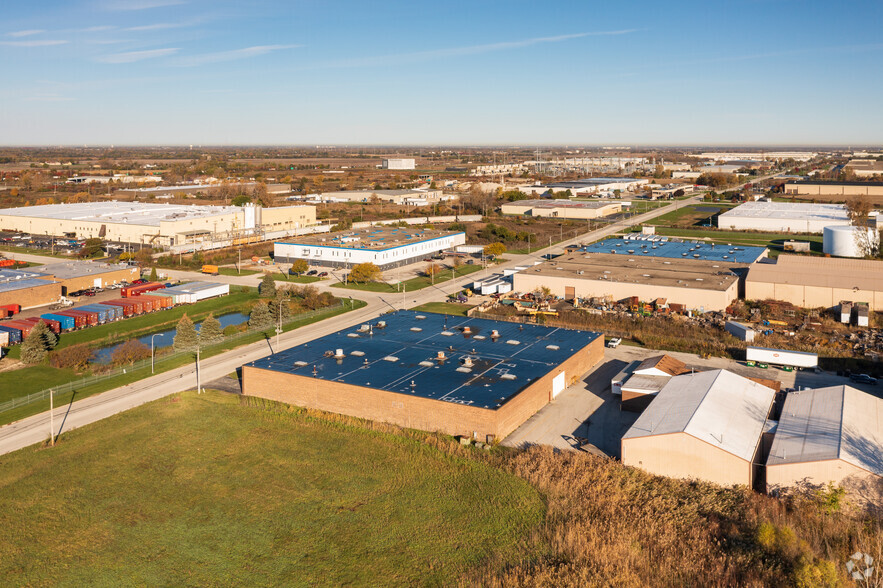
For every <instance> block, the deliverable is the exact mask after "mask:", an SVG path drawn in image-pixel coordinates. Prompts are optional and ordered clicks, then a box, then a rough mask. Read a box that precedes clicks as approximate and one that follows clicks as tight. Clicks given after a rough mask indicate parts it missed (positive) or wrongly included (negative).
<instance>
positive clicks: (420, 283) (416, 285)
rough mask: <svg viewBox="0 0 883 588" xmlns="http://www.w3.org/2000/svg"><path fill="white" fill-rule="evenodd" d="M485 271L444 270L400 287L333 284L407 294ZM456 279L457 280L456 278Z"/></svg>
mask: <svg viewBox="0 0 883 588" xmlns="http://www.w3.org/2000/svg"><path fill="white" fill-rule="evenodd" d="M482 269H484V268H483V267H482V266H480V265H478V264H475V265H461V266H460V267H458V268H456V269H455V270H454V271H453V272H452V271H451V270H450V269H443V270H441V271H439V273H437V274H436V276H435V278H430V277H429V276H417V277H416V278H411V279H410V280H405V281H404V282H402V283H401V284H399V285H396V284H395V283H390V282H368V283H365V284H356V283H353V282H350V283H348V284H344V283H342V282H338V283H337V284H332V285H331V287H332V288H341V289H346V290H362V291H365V292H383V293H393V292H401V291H402V287H404V288H405V291H407V292H414V291H415V290H422V289H423V288H428V287H429V286H432V285H437V284H443V283H445V282H447V281H449V280H451V278H452V275H455V276H456V277H457V278H460V277H463V276H467V275H469V274H472V273H475V272H477V271H481V270H482ZM454 279H456V278H454Z"/></svg>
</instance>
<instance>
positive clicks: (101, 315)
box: [74, 304, 112, 323]
mask: <svg viewBox="0 0 883 588" xmlns="http://www.w3.org/2000/svg"><path fill="white" fill-rule="evenodd" d="M74 310H88V311H89V312H94V313H96V314H98V322H99V323H106V322H107V321H108V320H112V316H111V311H110V310H108V307H107V306H106V305H104V304H87V305H86V306H80V307H78V308H75V309H74Z"/></svg>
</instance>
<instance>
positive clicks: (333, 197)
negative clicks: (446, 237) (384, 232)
mask: <svg viewBox="0 0 883 588" xmlns="http://www.w3.org/2000/svg"><path fill="white" fill-rule="evenodd" d="M375 197H376V198H377V200H379V201H381V202H390V203H392V204H399V205H407V206H426V205H427V204H434V203H436V202H442V201H443V200H445V199H446V197H445V195H444V193H443V192H442V191H441V190H434V189H433V190H411V189H403V190H343V191H340V192H324V193H322V194H314V195H310V199H312V200H318V201H320V202H372V201H374V199H375Z"/></svg>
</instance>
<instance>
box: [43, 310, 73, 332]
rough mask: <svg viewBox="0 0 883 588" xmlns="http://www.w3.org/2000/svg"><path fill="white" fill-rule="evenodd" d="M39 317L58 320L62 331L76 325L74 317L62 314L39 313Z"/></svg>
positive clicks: (71, 328) (70, 329) (69, 329)
mask: <svg viewBox="0 0 883 588" xmlns="http://www.w3.org/2000/svg"><path fill="white" fill-rule="evenodd" d="M40 318H44V319H49V320H51V321H58V322H59V324H60V325H61V330H62V331H73V330H74V329H75V328H76V327H77V324H76V319H74V317H72V316H64V315H63V314H52V313H51V312H47V313H46V314H41V315H40Z"/></svg>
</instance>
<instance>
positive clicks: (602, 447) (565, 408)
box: [503, 345, 883, 457]
mask: <svg viewBox="0 0 883 588" xmlns="http://www.w3.org/2000/svg"><path fill="white" fill-rule="evenodd" d="M663 353H665V354H668V355H670V356H672V357H675V358H677V359H679V360H681V361H683V362H684V363H686V364H687V366H692V367H696V368H701V369H715V368H723V369H728V370H730V371H732V372H735V373H737V374H739V375H742V376H751V377H756V378H766V379H770V380H779V381H780V382H782V388H801V387H802V388H823V387H825V386H838V385H842V384H847V385H850V386H852V387H854V388H857V389H859V390H864V391H865V392H869V393H871V394H874V395H875V396H880V397H883V386H881V385H879V384H878V385H860V384H855V383H854V382H851V381H850V380H849V378H845V377H841V376H838V375H836V374H833V373H831V372H822V373H815V372H811V371H794V372H785V371H782V370H779V369H775V368H769V369H762V368H758V367H753V368H752V367H747V366H746V365H745V364H744V363H740V362H737V361H734V360H731V359H724V358H719V357H715V358H710V359H702V358H700V357H699V356H698V355H693V354H690V353H676V352H670V351H668V352H667V351H659V350H653V349H644V348H642V347H630V346H624V345H621V346H619V347H617V348H616V349H605V357H604V360H603V361H602V362H601V363H599V364H598V366H597V367H596V368H595V369H594V370H592V371H591V372H589V373H587V374H585V375H584V376H583V378H582V379H581V380H580V381H579V382H578V383H576V384H574V385H573V386H571V387H570V388H568V389H567V390H565V391H564V392H562V393H561V394H559V395H558V397H557V398H555V400H553V401H552V402H550V403H549V404H548V405H546V406H545V407H543V409H542V410H540V411H539V412H538V413H536V414H535V415H534V416H532V417H531V418H530V419H528V420H527V421H526V422H525V423H524V424H522V425H521V426H520V427H519V428H518V429H516V430H515V431H514V432H513V433H512V434H510V435H509V436H508V437H506V439H504V440H503V445H508V446H511V447H518V446H523V445H525V444H531V445H533V444H537V445H551V446H552V447H557V448H559V449H570V450H579V449H580V447H581V446H582V450H585V451H590V452H594V453H599V454H604V455H608V456H611V457H619V452H620V439H621V438H622V435H623V434H625V432H626V431H627V430H628V428H629V427H630V426H631V425H632V424H633V423H634V422H635V419H636V418H637V417H638V415H637V413H632V412H628V411H620V409H619V396H614V395H613V394H612V393H611V392H610V380H611V379H612V378H613V377H614V376H615V375H616V374H618V373H619V372H620V371H621V370H622V369H623V368H624V367H625V366H626V365H628V364H629V363H630V362H632V361H635V360H643V359H646V358H648V357H653V356H655V355H661V354H663ZM585 441H587V442H588V443H587V444H583V443H584V442H585Z"/></svg>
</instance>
